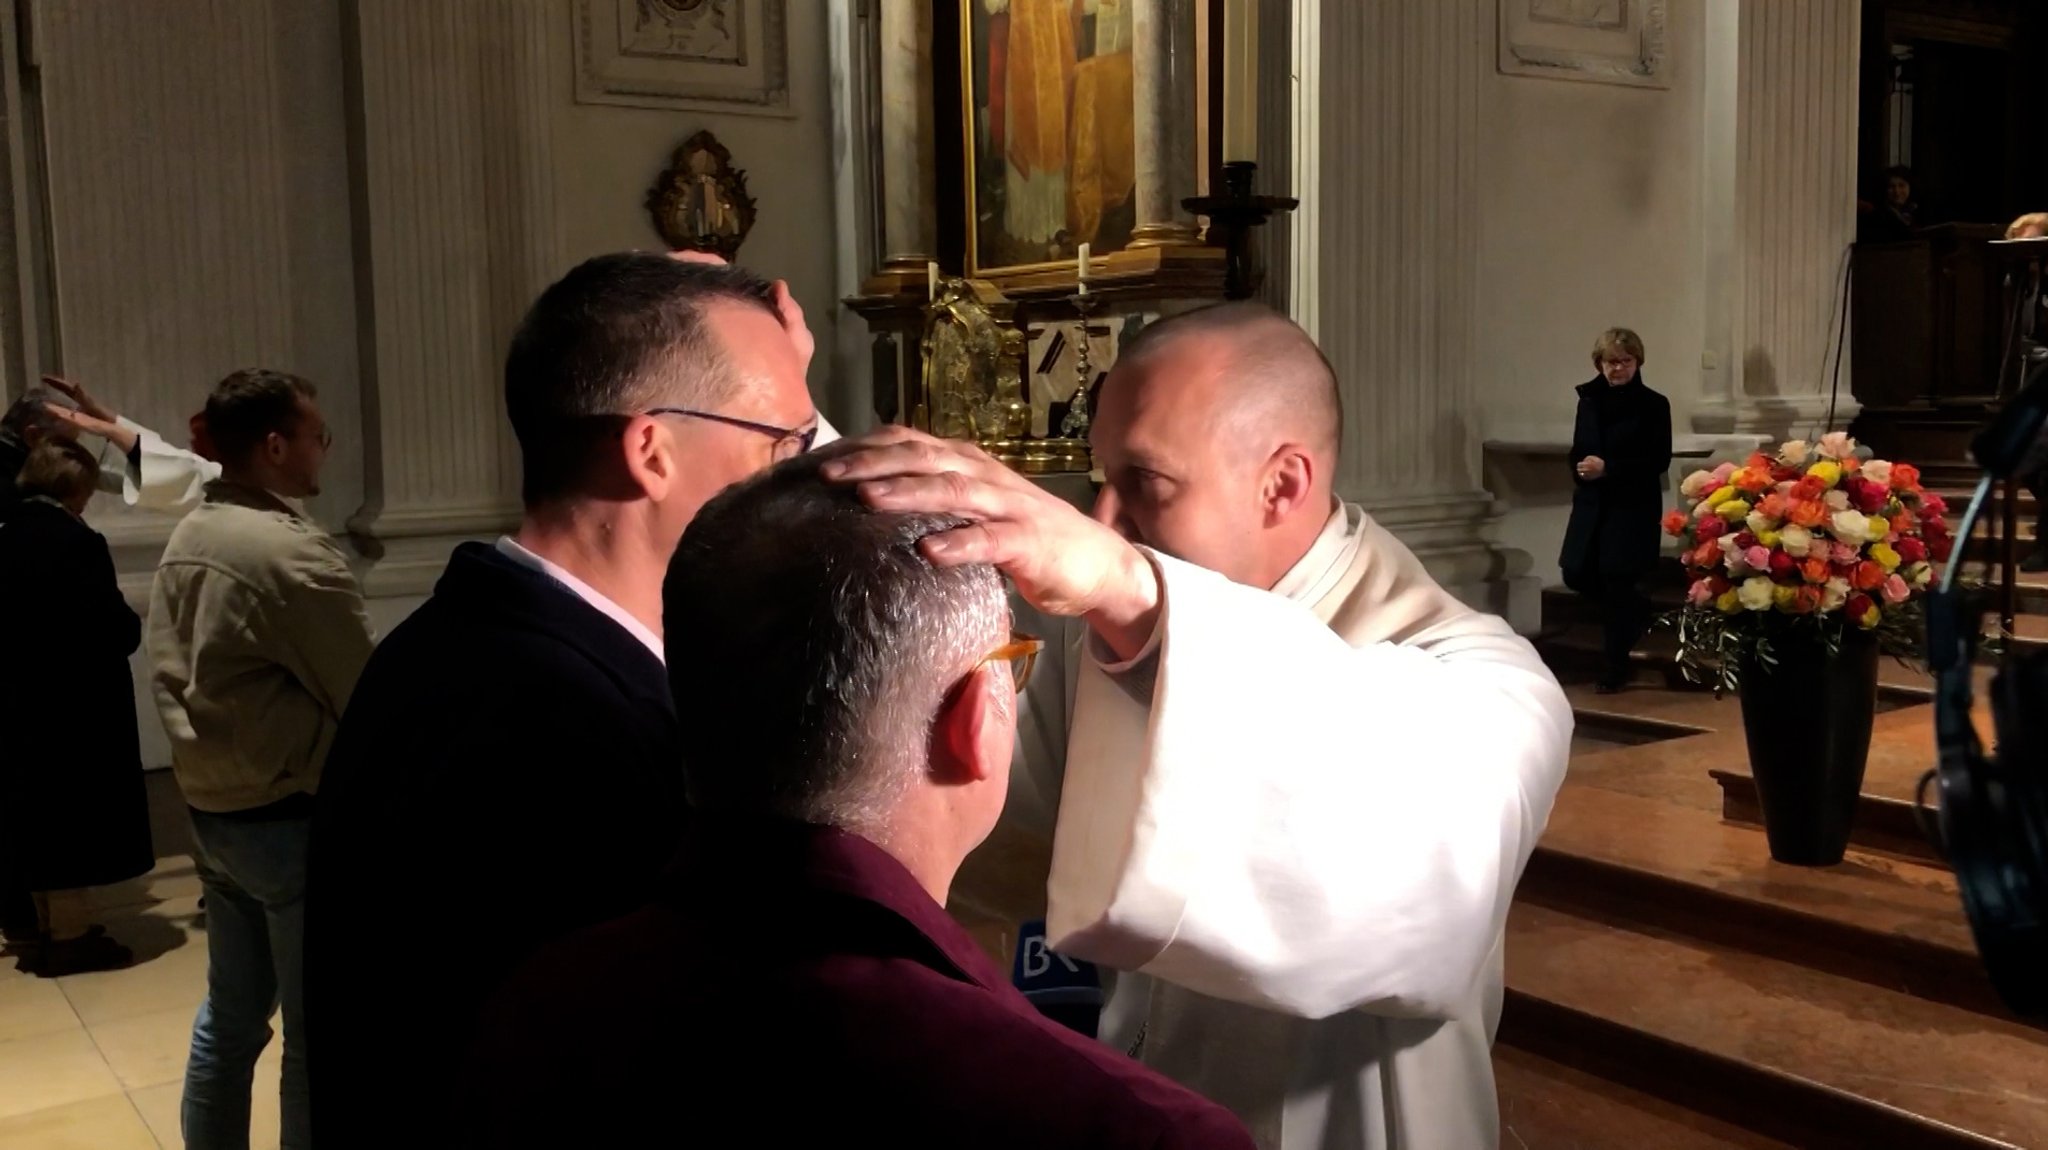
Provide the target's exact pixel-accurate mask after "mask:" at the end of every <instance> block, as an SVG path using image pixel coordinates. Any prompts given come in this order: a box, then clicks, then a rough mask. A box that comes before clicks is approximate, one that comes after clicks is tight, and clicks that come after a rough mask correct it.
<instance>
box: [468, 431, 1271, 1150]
mask: <svg viewBox="0 0 2048 1150" xmlns="http://www.w3.org/2000/svg"><path fill="white" fill-rule="evenodd" d="M830 455H831V452H821V453H819V454H818V455H814V456H806V457H803V458H798V459H793V460H790V461H789V462H786V463H783V464H781V465H779V466H778V467H776V468H775V469H774V470H772V471H770V472H769V473H768V474H767V475H765V476H762V477H760V478H757V479H754V480H751V481H749V482H747V483H744V484H742V485H740V486H738V487H735V488H732V489H730V490H728V491H727V492H725V493H724V494H722V495H720V496H719V497H718V498H716V499H714V500H712V501H711V502H710V503H709V504H706V505H705V507H704V509H703V511H701V512H700V513H698V515H697V517H696V518H695V519H694V520H693V521H692V522H691V524H690V527H689V530H688V531H687V532H685V533H684V535H683V540H682V545H681V546H680V547H679V548H678V549H677V550H676V555H675V559H674V560H673V562H672V563H671V564H670V566H669V572H668V580H667V584H666V586H665V588H664V591H663V600H664V606H665V610H664V613H663V614H664V618H665V620H666V623H667V628H668V631H667V633H668V635H669V637H670V638H671V639H672V640H673V641H675V642H676V643H677V644H678V646H679V648H682V647H683V645H684V644H687V648H686V649H687V652H688V657H687V658H685V657H682V651H681V650H679V651H678V657H677V658H676V659H675V661H674V662H672V663H671V664H670V666H669V680H670V683H671V688H672V691H673V696H674V700H675V710H676V718H677V721H678V723H679V725H680V727H681V729H682V731H683V732H684V735H683V738H682V740H681V742H680V746H679V747H678V752H679V759H678V761H679V764H680V765H681V766H682V768H683V772H684V775H685V776H686V778H687V780H688V786H689V794H690V799H691V802H692V808H693V809H692V815H691V821H690V825H689V829H688V832H687V838H686V845H685V846H684V848H683V854H682V856H681V858H680V859H679V860H678V863H677V865H676V866H675V867H674V868H673V869H672V870H671V872H670V873H669V875H668V877H667V878H666V879H665V880H663V882H662V883H661V884H660V887H659V889H658V890H657V891H656V892H654V896H653V898H652V900H651V901H650V902H649V903H648V904H647V905H646V906H645V907H644V908H642V909H641V910H639V911H637V912H635V913H633V914H631V915H629V916H626V917H624V918H621V919H620V920H618V921H616V922H613V923H608V924H606V925H604V926H601V927H597V928H595V929H591V930H587V931H583V932H579V933H578V934H575V935H572V936H570V937H569V938H568V939H567V940H564V941H562V942H559V943H556V944H554V945H552V946H550V947H548V948H547V949H546V950H544V951H543V952H542V954H541V956H540V957H539V958H537V959H536V960H534V961H533V962H532V963H531V964H529V965H528V966H527V967H526V968H525V969H523V970H521V971H520V972H519V973H518V974H517V975H516V976H515V977H514V978H513V979H512V980H511V981H510V983H509V984H508V985H507V986H506V987H505V989H504V990H503V991H502V992H501V994H500V995H499V997H498V998H497V1000H496V1001H495V1002H494V1003H493V1004H492V1006H491V1008H490V1009H489V1011H488V1012H487V1015H486V1019H485V1022H484V1024H483V1025H482V1026H481V1027H480V1028H479V1031H478V1034H477V1041H476V1043H475V1045H474V1049H473V1060H472V1064H471V1067H470V1069H469V1071H468V1073H467V1074H466V1075H465V1076H464V1078H465V1090H464V1094H465V1097H466V1098H467V1101H468V1106H467V1112H468V1119H467V1121H466V1123H465V1125H466V1126H468V1129H467V1130H466V1131H465V1132H466V1133H467V1134H468V1136H469V1141H468V1144H469V1145H475V1146H489V1147H495V1148H512V1147H535V1148H540V1147H558V1146H570V1145H587V1146H624V1145H629V1144H636V1143H639V1142H641V1141H643V1140H644V1139H645V1138H646V1136H647V1135H646V1132H647V1131H650V1130H659V1131H661V1132H662V1135H663V1137H664V1138H665V1139H667V1140H669V1141H671V1142H673V1143H676V1144H679V1145H743V1144H747V1145H773V1146H828V1145H839V1144H846V1145H872V1146H880V1145H887V1146H892V1147H933V1148H937V1147H954V1146H975V1147H986V1148H992V1150H995V1148H1005V1147H1018V1148H1024V1147H1030V1148H1034V1150H1035V1148H1038V1147H1066V1146H1091V1147H1102V1148H1111V1147H1130V1148H1132V1150H1137V1148H1140V1147H1142V1148H1146V1150H1165V1148H1170V1147H1233V1148H1244V1150H1249V1147H1250V1146H1251V1139H1250V1137H1249V1136H1248V1135H1247V1134H1246V1132H1245V1130H1244V1128H1243V1127H1242V1126H1241V1125H1239V1124H1238V1123H1237V1122H1236V1121H1235V1120H1234V1119H1232V1118H1231V1117H1230V1114H1229V1113H1228V1112H1227V1111H1225V1110H1224V1109H1223V1108H1222V1107H1220V1106H1218V1105H1216V1104H1215V1103H1213V1102H1209V1101H1206V1100H1204V1099H1202V1098H1200V1097H1198V1096H1197V1095H1195V1094H1194V1093H1192V1092H1191V1091H1188V1090H1186V1089H1184V1088H1181V1087H1178V1086H1174V1085H1173V1084H1171V1083H1170V1082H1168V1081H1167V1080H1166V1079H1164V1078H1161V1077H1159V1076H1158V1075H1156V1074H1154V1073H1153V1072H1151V1071H1148V1070H1146V1069H1144V1068H1143V1067H1141V1066H1139V1065H1138V1064H1137V1063H1135V1062H1132V1061H1130V1060H1129V1059H1128V1058H1126V1057H1125V1056H1124V1055H1122V1054H1121V1053H1118V1052H1116V1051H1114V1050H1111V1049H1110V1048H1109V1047H1107V1046H1104V1045H1102V1044H1100V1043H1097V1042H1095V1041H1094V1040H1093V1039H1092V1038H1088V1037H1083V1036H1082V1035H1079V1034H1076V1033H1074V1032H1073V1031H1070V1030H1068V1029H1066V1028H1064V1027H1062V1026H1060V1025H1058V1024H1057V1023H1054V1022H1052V1021H1050V1020H1048V1019H1046V1018H1044V1017H1043V1016H1041V1015H1040V1014H1039V1013H1038V1012H1037V1011H1036V1010H1034V1009H1033V1008H1032V1006H1031V1005H1030V1004H1029V1003H1028V1002H1026V1001H1025V1000H1024V997H1023V996H1022V995H1021V994H1019V993H1018V992H1017V991H1016V990H1015V989H1014V988H1012V987H1011V986H1010V985H1009V982H1008V980H1007V978H1006V977H1005V974H1004V972H1003V971H1001V970H998V969H997V968H996V967H995V966H994V964H993V963H991V962H990V961H989V959H988V957H987V956H986V955H984V954H983V953H982V952H981V950H980V949H979V948H978V946H977V945H976V943H975V942H974V940H973V938H972V937H971V936H970V935H969V934H968V933H967V932H966V931H965V930H964V929H963V928H962V927H960V926H959V925H958V924H957V923H955V922H954V921H953V920H952V919H951V918H949V917H948V916H947V914H946V911H945V902H946V897H947V893H948V890H949V888H950V887H951V885H952V883H953V878H954V875H955V873H956V872H957V871H958V870H959V868H960V864H961V862H962V861H963V860H964V859H965V858H966V856H967V854H968V852H970V851H972V850H973V849H974V848H975V847H976V845H978V844H979V843H980V842H981V841H982V840H983V839H984V838H986V837H987V835H988V833H989V830H990V829H991V828H992V827H994V826H995V824H996V820H997V819H998V817H1000V815H1001V813H1002V809H1003V804H1004V801H1005V798H1006V792H1007V788H1008V776H1009V765H1010V756H1011V752H1012V744H1013V742H1014V739H1015V734H1016V713H1017V712H1016V701H1017V700H1016V691H1017V688H1019V687H1020V686H1022V685H1023V684H1024V683H1025V682H1026V681H1027V679H1028V673H1029V669H1030V665H1031V659H1032V657H1033V655H1034V654H1035V653H1036V650H1037V641H1036V640H1034V639H1030V638H1028V637H1023V636H1019V635H1017V634H1016V633H1015V632H1013V631H1012V630H1011V629H1010V611H1009V607H1008V604H1007V603H1006V602H1005V600H1004V590H1003V583H1002V579H1001V578H1000V577H999V576H998V575H997V574H996V571H995V569H994V568H992V567H987V566H968V567H952V568H937V567H934V566H933V565H932V564H931V563H930V562H929V561H928V560H926V559H925V557H924V556H922V555H921V554H919V552H918V542H919V540H921V539H923V538H925V537H926V536H928V535H931V534H933V533H935V532H943V531H946V530H950V529H952V528H955V527H959V526H962V525H963V521H961V520H959V519H954V518H950V517H945V516H934V515H902V514H884V513H877V512H874V511H870V510H868V509H867V508H865V507H863V506H862V505H861V503H860V500H859V498H858V497H857V496H856V495H855V493H854V492H853V490H852V489H851V488H847V487H843V486H835V485H832V484H828V483H826V482H825V481H824V480H823V479H821V478H820V477H819V475H818V468H819V464H820V462H821V457H829V456H830ZM677 830H678V831H681V830H682V828H681V827H678V828H677ZM764 1081H770V1082H773V1083H775V1084H776V1085H777V1088H778V1089H779V1090H781V1091H783V1092H786V1094H787V1098H788V1100H789V1102H790V1104H789V1105H785V1106H778V1107H773V1108H770V1109H766V1110H764V1109H762V1108H761V1107H759V1106H751V1105H745V1104H743V1103H742V1102H741V1100H743V1099H747V1098H751V1097H756V1096H758V1094H759V1091H760V1089H761V1084H762V1082H764ZM679 1083H684V1084H687V1085H686V1086H684V1087H682V1088H681V1089H682V1090H683V1091H684V1093H683V1094H682V1095H680V1096H679V1095H678V1084H679Z"/></svg>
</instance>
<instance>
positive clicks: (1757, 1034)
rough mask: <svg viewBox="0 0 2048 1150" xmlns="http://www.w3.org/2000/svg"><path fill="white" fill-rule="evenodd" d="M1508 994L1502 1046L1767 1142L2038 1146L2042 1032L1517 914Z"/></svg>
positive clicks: (1616, 930) (2044, 1065) (1879, 989)
mask: <svg viewBox="0 0 2048 1150" xmlns="http://www.w3.org/2000/svg"><path fill="white" fill-rule="evenodd" d="M1507 986H1508V990H1507V1000H1506V1004H1505V1008H1504V1011H1503V1016H1502V1022H1501V1030H1500V1043H1501V1045H1503V1046H1506V1047H1510V1048H1513V1049H1515V1050H1519V1051H1523V1052H1526V1053H1529V1054H1533V1055H1536V1056H1538V1057H1540V1058H1543V1059H1546V1060H1548V1061H1550V1062H1553V1063H1559V1064H1564V1065H1568V1066H1571V1067H1574V1068H1576V1069H1578V1070H1579V1071H1581V1072H1583V1073H1584V1074H1587V1075H1589V1076H1592V1077H1594V1078H1596V1079H1599V1080H1604V1081H1605V1082H1606V1083H1610V1084H1612V1085H1614V1086H1616V1087H1620V1088H1622V1089H1624V1090H1627V1091H1630V1092H1633V1093H1635V1094H1646V1095H1649V1096H1651V1097H1653V1098H1656V1099H1660V1100H1662V1101H1664V1102H1665V1103H1667V1104H1669V1105H1670V1106H1671V1107H1673V1108H1675V1109H1677V1110H1679V1111H1681V1112H1683V1111H1692V1112H1695V1113H1698V1114H1702V1115H1706V1116H1708V1117H1709V1118H1711V1119H1714V1120H1716V1121H1718V1122H1720V1123H1725V1124H1730V1125H1734V1126H1736V1127H1739V1128H1741V1129H1744V1130H1747V1131H1750V1132H1753V1133H1755V1134H1757V1135H1759V1136H1761V1137H1763V1138H1765V1139H1777V1140H1779V1141H1780V1142H1782V1143H1784V1144H1790V1145H1795V1146H1801V1147H1809V1148H1814V1150H1833V1148H1841V1150H1850V1148H1855V1150H1865V1148H1869V1147H1906V1146H1911V1147H1926V1148H1929V1150H1949V1148H1956V1150H1963V1148H1968V1150H1993V1148H2010V1147H2040V1146H2048V1035H2044V1034H2043V1033H2042V1032H2040V1031H2038V1030H2034V1029H2031V1028H2028V1027H2025V1026H2021V1025H2019V1024H2017V1023H2014V1022H2010V1021H2006V1020H2001V1019H1994V1018H1987V1017H1984V1016H1982V1015H1979V1014H1976V1013H1973V1012H1971V1011H1968V1010H1963V1009H1959V1008H1957V1007H1955V1006H1951V1005H1948V1004H1944V1003H1940V1002H1933V1001H1929V1000H1927V999H1925V998H1921V997H1918V996H1916V995H1914V994H1912V993H1910V992H1906V991H1902V990H1899V989H1895V988H1889V987H1883V986H1874V985H1872V984H1870V983H1868V982H1865V981H1862V980H1860V979H1856V978H1850V977H1844V976H1842V975H1838V974H1835V973H1831V972H1828V971H1825V970H1816V969H1814V968H1812V967H1810V966H1807V965H1803V964H1800V963H1797V962H1789V961H1785V960H1782V959H1779V958H1776V957H1772V956H1769V955H1763V954H1758V953H1754V952H1752V951H1750V950H1747V949H1744V948H1741V947H1734V946H1728V945H1723V944H1721V943H1717V942H1713V941H1706V940H1702V939H1699V938H1694V937H1687V936H1684V935H1679V934H1672V933H1669V932H1664V931H1660V930H1658V929H1656V928H1654V927H1650V926H1645V925H1641V924H1635V923H1629V924H1617V923H1614V922H1610V921H1601V920H1598V919H1595V918H1591V917H1585V916H1581V915H1576V914H1573V913H1569V912H1566V911H1562V910H1558V909H1554V908H1550V907H1545V906H1538V905H1533V904H1530V903H1518V904H1517V905H1516V906H1515V908H1514V909H1513V911H1512V912H1511V913H1510V915H1509V919H1508V942H1507ZM1588 1088H1591V1087H1588ZM1579 1144H1580V1145H1588V1146H1594V1145H1617V1146H1624V1145H1665V1144H1667V1143H1664V1142H1659V1141H1654V1140H1653V1141H1648V1142H1639V1141H1621V1142H1594V1141H1590V1140H1587V1141H1582V1142H1581V1143H1579ZM1672 1144H1678V1145H1683V1144H1684V1143H1672ZM1705 1144H1706V1145H1713V1144H1714V1143H1705ZM1732 1144H1736V1145H1741V1144H1742V1143H1732ZM1753 1144H1754V1143H1753ZM1760 1144H1762V1145H1772V1144H1773V1143H1771V1142H1768V1141H1765V1142H1763V1143H1760Z"/></svg>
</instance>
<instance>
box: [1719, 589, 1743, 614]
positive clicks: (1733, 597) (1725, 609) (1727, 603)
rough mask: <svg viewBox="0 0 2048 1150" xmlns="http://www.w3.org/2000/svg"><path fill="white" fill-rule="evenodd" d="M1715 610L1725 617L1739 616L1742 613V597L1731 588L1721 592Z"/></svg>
mask: <svg viewBox="0 0 2048 1150" xmlns="http://www.w3.org/2000/svg"><path fill="white" fill-rule="evenodd" d="M1714 610H1716V611H1719V612H1720V613H1721V614H1723V615H1735V614H1739V613H1740V612H1741V611H1742V595H1741V594H1740V593H1739V592H1737V591H1736V590H1735V589H1734V588H1733V587H1730V588H1729V589H1728V590H1726V591H1723V592H1721V597H1720V598H1719V599H1716V600H1714Z"/></svg>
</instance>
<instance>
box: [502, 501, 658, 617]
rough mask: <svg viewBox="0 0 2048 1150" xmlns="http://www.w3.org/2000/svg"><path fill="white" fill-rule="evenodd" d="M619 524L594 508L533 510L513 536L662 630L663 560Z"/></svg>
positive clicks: (628, 612)
mask: <svg viewBox="0 0 2048 1150" xmlns="http://www.w3.org/2000/svg"><path fill="white" fill-rule="evenodd" d="M619 526H620V525H619V524H618V523H617V522H616V519H615V517H613V516H609V515H606V514H604V513H602V512H600V511H595V510H593V509H591V508H589V507H576V508H565V509H558V510H547V511H539V512H533V511H530V512H528V513H527V515H526V517H525V518H524V519H522V520H521V521H520V524H519V530H518V531H517V532H516V533H514V534H513V536H512V539H513V542H515V543H518V544H519V545H520V546H521V547H524V548H526V549H527V550H528V551H531V552H533V553H534V554H535V555H538V556H540V557H541V558H543V559H545V560H547V561H548V562H550V563H553V564H554V565H555V566H557V567H560V568H561V569H562V570H564V571H567V572H568V573H569V574H571V575H574V576H575V577H576V578H578V579H581V580H582V581H583V582H584V583H586V584H588V585H589V586H590V588H591V589H592V590H594V591H596V592H597V593H598V594H600V595H602V596H604V597H605V598H607V599H609V600H611V601H612V602H614V603H616V604H618V605H619V607H620V609H621V610H624V611H625V612H626V613H627V614H629V615H631V616H633V618H635V619H638V620H639V621H640V622H641V623H642V624H643V625H645V626H646V627H647V629H648V630H649V631H652V632H654V634H656V635H660V634H661V580H662V573H663V568H662V564H661V562H660V561H659V560H656V559H654V558H652V557H651V556H648V555H646V554H645V553H644V550H645V549H644V548H640V547H636V546H635V545H634V544H633V543H632V542H631V539H632V538H633V536H631V535H629V534H628V533H626V532H624V531H621V530H619Z"/></svg>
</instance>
